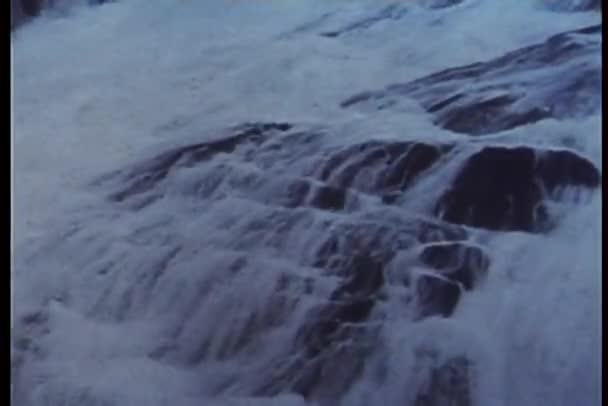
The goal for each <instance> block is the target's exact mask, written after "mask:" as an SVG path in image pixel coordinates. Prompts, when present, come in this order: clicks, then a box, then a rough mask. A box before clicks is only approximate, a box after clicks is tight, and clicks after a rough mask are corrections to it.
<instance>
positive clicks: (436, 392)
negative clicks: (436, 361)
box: [415, 357, 473, 406]
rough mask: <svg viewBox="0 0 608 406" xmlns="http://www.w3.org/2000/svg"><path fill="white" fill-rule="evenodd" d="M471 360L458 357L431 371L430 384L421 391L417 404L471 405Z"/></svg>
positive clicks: (434, 405) (423, 405) (435, 405)
mask: <svg viewBox="0 0 608 406" xmlns="http://www.w3.org/2000/svg"><path fill="white" fill-rule="evenodd" d="M470 374H471V362H470V361H469V360H468V359H466V358H465V357H456V358H452V359H450V360H448V361H447V362H445V363H444V364H443V365H441V366H439V367H437V368H434V369H433V370H432V371H431V374H430V378H429V382H428V385H427V386H426V387H425V388H424V389H423V390H422V391H421V392H419V394H418V396H417V397H416V401H415V406H471V405H472V404H473V403H472V388H471V377H470Z"/></svg>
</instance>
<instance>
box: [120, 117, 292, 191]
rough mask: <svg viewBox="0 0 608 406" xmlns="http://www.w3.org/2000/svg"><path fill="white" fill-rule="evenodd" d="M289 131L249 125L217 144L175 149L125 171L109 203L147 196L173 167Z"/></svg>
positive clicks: (274, 126)
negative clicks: (122, 179) (123, 184)
mask: <svg viewBox="0 0 608 406" xmlns="http://www.w3.org/2000/svg"><path fill="white" fill-rule="evenodd" d="M290 128H291V125H290V124H286V123H253V124H245V125H242V126H239V127H236V128H234V129H233V131H235V132H236V134H234V135H232V136H229V137H226V138H222V139H220V140H217V141H211V142H204V143H199V144H193V145H188V146H185V147H179V148H175V149H173V150H171V151H168V152H165V153H163V154H160V155H158V156H156V157H154V158H152V159H150V160H147V161H145V162H143V163H141V164H139V165H137V166H136V167H135V168H133V169H132V170H130V171H128V172H127V173H126V174H125V175H124V177H125V178H126V181H125V183H126V186H124V187H123V188H122V189H121V190H120V191H118V192H116V193H114V194H113V195H112V196H111V199H112V200H114V201H123V200H125V199H127V198H129V197H131V196H134V195H137V194H140V193H144V192H147V191H149V190H151V189H152V188H154V187H155V186H156V185H157V184H158V183H159V182H161V181H162V180H163V179H165V178H166V177H167V176H168V175H169V173H170V172H171V171H172V170H174V169H175V167H177V166H183V167H187V166H193V165H196V164H198V163H200V162H204V161H207V160H210V159H212V158H213V157H214V156H215V155H217V154H220V153H226V154H227V153H231V152H233V151H234V150H235V149H236V148H237V147H238V146H240V145H242V144H245V143H250V144H254V145H259V144H261V143H262V142H264V141H265V140H266V139H268V138H269V137H270V136H271V135H272V131H280V132H284V131H287V130H289V129H290Z"/></svg>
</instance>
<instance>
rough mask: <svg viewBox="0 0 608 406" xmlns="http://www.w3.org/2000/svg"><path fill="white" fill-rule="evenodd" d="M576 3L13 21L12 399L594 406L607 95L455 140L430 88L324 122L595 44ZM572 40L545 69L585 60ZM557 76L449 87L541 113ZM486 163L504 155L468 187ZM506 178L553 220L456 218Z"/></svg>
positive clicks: (321, 6) (113, 12) (212, 9)
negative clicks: (426, 83)
mask: <svg viewBox="0 0 608 406" xmlns="http://www.w3.org/2000/svg"><path fill="white" fill-rule="evenodd" d="M515 3H516V4H515ZM549 3H551V4H549ZM557 3H559V4H557ZM583 3H584V2H579V3H576V2H573V1H568V2H566V1H564V2H559V1H558V2H543V1H532V0H527V1H518V2H506V1H502V0H483V1H482V0H464V1H462V2H458V1H443V2H441V1H411V2H405V1H404V2H388V1H363V0H360V1H348V2H346V1H336V2H329V1H316V0H306V1H304V0H301V1H296V0H291V1H268V2H252V1H238V0H237V1H228V0H226V1H213V2H212V1H202V0H201V1H175V0H171V1H170V0H158V1H156V2H155V4H154V5H152V4H151V2H150V1H143V0H131V1H128V0H125V1H121V2H112V3H108V4H103V5H101V6H98V7H94V8H87V7H75V8H73V9H71V11H70V12H69V13H67V14H65V15H61V16H57V15H55V14H53V13H50V14H49V15H43V16H42V17H40V18H39V19H37V20H35V21H33V22H31V23H28V24H27V25H24V26H23V27H21V28H19V29H18V30H17V31H15V32H14V33H13V38H12V55H13V85H14V87H13V100H14V103H13V120H14V123H13V145H14V147H13V158H14V164H13V169H14V176H13V180H14V184H13V192H14V193H13V196H14V197H13V202H14V205H15V207H14V216H13V224H14V239H13V253H14V260H13V262H14V266H13V271H12V275H13V312H12V314H13V337H14V338H13V346H12V359H13V361H12V362H13V369H12V371H13V394H14V400H15V404H18V405H24V406H26V405H49V406H51V405H52V406H56V405H104V406H105V405H143V404H145V405H150V406H153V405H169V404H172V405H195V404H196V405H200V404H217V405H241V404H242V405H257V404H260V405H301V404H311V405H314V404H317V405H334V404H342V405H345V406H346V405H347V406H350V405H353V406H359V405H361V406H364V405H381V404H386V405H415V406H471V405H476V406H502V405H504V406H511V405H513V406H515V405H517V406H520V405H521V406H536V405H539V404H544V403H546V404H553V405H564V406H566V405H574V404H578V405H596V404H599V399H600V391H601V372H600V358H601V340H600V334H601V333H600V320H601V288H600V286H601V269H600V263H601V238H602V236H601V183H600V184H599V185H598V181H597V179H596V178H594V176H596V177H597V174H596V172H597V171H596V170H595V169H593V168H594V167H595V168H601V159H602V157H601V136H600V134H601V117H600V113H599V111H600V109H599V104H600V103H601V100H600V97H599V92H600V88H599V87H597V89H596V90H597V93H596V92H595V91H594V88H593V87H592V88H591V90H586V91H588V92H589V94H588V97H587V98H586V100H588V101H589V103H588V104H591V107H590V106H589V105H584V106H580V105H578V104H577V105H576V106H570V109H571V110H572V114H568V115H567V117H566V116H564V117H561V116H560V117H555V116H554V117H553V118H551V117H549V118H545V119H541V120H539V121H536V122H534V121H529V122H526V123H523V124H517V125H513V126H512V127H513V128H509V129H507V130H505V131H497V132H495V133H493V134H484V135H483V136H476V137H472V136H470V135H467V134H466V133H462V132H451V131H449V130H447V129H444V128H441V127H440V125H441V121H437V120H434V117H433V115H432V114H430V113H433V109H432V108H430V109H429V108H428V107H427V106H425V101H424V100H427V99H425V97H426V98H429V99H431V100H433V98H434V97H435V93H432V92H430V94H423V96H420V97H422V99H423V102H421V104H418V102H417V99H416V97H418V96H417V95H418V94H420V92H423V93H424V91H425V88H423V89H422V90H417V91H418V92H419V93H414V95H413V96H412V97H410V96H408V95H401V94H399V95H397V96H395V95H394V94H389V93H386V94H387V95H388V96H386V95H385V94H384V93H382V94H381V93H376V95H379V96H377V97H376V99H374V102H373V103H371V105H370V103H367V104H365V105H363V106H362V107H358V108H343V107H341V106H340V104H341V103H342V102H343V101H344V100H347V99H348V98H350V97H352V96H353V95H354V94H358V93H359V92H367V91H370V90H373V91H377V90H378V89H385V88H386V86H387V85H392V84H394V83H405V82H408V81H412V80H415V79H418V78H420V77H423V76H426V75H430V74H433V73H435V72H437V71H441V70H443V69H447V68H453V67H458V66H461V65H468V64H472V63H475V62H480V61H488V60H492V59H493V58H498V57H501V56H502V55H503V54H505V53H507V52H510V51H514V50H516V49H520V48H523V47H527V46H530V45H533V44H539V43H543V41H545V40H546V39H547V38H548V37H550V36H552V35H555V34H558V33H562V32H566V31H569V30H575V29H580V28H584V27H588V26H592V25H596V24H600V23H601V17H600V15H599V13H597V12H596V11H576V12H573V10H574V9H575V8H576V7H574V6H576V5H577V4H578V5H579V6H580V8H583V9H584V8H585V5H586V4H587V3H584V4H583ZM588 3H590V2H588ZM441 4H443V5H444V6H446V7H434V6H439V5H441ZM560 5H561V6H560ZM585 35H587V34H584V35H583V34H575V35H573V37H572V38H574V40H573V41H575V42H576V44H582V45H580V46H581V47H582V48H581V49H583V51H585V50H588V49H591V50H592V51H590V52H591V53H590V55H591V56H589V52H588V53H587V54H585V53H583V54H581V55H582V56H581V55H578V54H574V56H572V57H571V58H572V59H571V60H568V62H567V63H568V64H569V65H564V66H567V67H570V68H574V69H579V68H580V69H583V68H584V69H587V68H589V67H591V68H592V69H595V68H598V67H599V66H600V65H601V61H600V58H599V46H598V51H597V58H596V57H595V56H594V55H595V54H594V53H593V52H596V51H594V50H595V48H593V46H591V45H588V43H592V42H593V41H597V39H590V40H588V39H587V37H586V36H585ZM590 38H591V37H590ZM593 38H596V37H593ZM577 46H578V45H577ZM567 49H570V48H567ZM539 52H541V51H539ZM585 52H586V51H585ZM542 55H543V54H541V56H542ZM568 55H569V54H568ZM562 56H563V55H562V54H560V55H559V57H560V58H561V57H562ZM569 58H570V56H569ZM539 60H541V61H542V60H543V59H542V58H540V59H539ZM560 61H561V60H560ZM564 63H565V62H564ZM555 66H557V68H555ZM559 66H560V65H559V63H558V62H555V63H552V64H547V66H546V67H544V66H541V67H540V68H539V67H538V66H535V67H534V70H533V71H532V69H529V70H523V71H522V70H520V71H517V70H516V69H515V70H513V71H510V70H509V69H507V68H505V69H504V70H503V71H501V72H500V74H499V75H498V79H496V78H491V79H483V80H486V81H487V82H482V79H481V78H480V77H479V78H473V79H472V82H471V83H468V82H465V83H464V84H463V85H462V87H461V89H465V91H470V92H471V93H473V90H474V91H475V92H479V94H480V96H479V97H480V98H481V99H483V100H485V99H484V97H502V96H503V93H500V92H503V91H505V89H508V91H509V92H512V93H513V94H516V95H517V94H520V93H522V92H524V91H523V90H521V89H527V90H526V91H528V93H527V95H528V96H527V98H526V99H525V102H526V103H528V104H530V103H532V104H534V103H535V101H537V100H542V99H543V98H544V97H546V96H545V95H547V94H554V93H552V91H553V90H552V88H551V83H557V82H559V80H560V79H561V80H562V82H563V83H566V80H569V76H566V75H564V73H563V72H565V70H563V71H560V68H559ZM492 69H494V67H492ZM526 69H527V68H526ZM552 69H554V70H552ZM543 75H544V76H543ZM552 75H553V76H552ZM484 78H485V77H484ZM547 78H549V79H547ZM572 80H576V78H574V79H572ZM475 81H479V83H481V85H479V86H477V84H476V83H477V82H475ZM438 83H439V84H438V85H437V86H438V88H439V89H440V91H439V93H440V95H441V96H443V92H446V91H447V90H446V89H447V87H441V86H444V85H443V84H441V83H440V82H438ZM450 83H451V82H450ZM488 83H489V85H488V86H489V87H492V86H494V87H492V89H494V90H492V91H496V92H499V93H498V94H499V96H495V95H494V93H492V94H491V95H490V96H487V95H486V94H485V93H483V92H485V91H486V88H484V86H485V84H488ZM505 83H507V85H506V87H504V86H505ZM435 85H436V83H433V86H435ZM535 85H537V86H538V89H540V90H538V92H536V93H535V91H536V90H537V89H534V86H535ZM458 86H461V85H460V84H459V85H458ZM475 86H477V87H475ZM500 86H503V87H504V88H500V89H499V90H496V89H497V88H498V87H500ZM467 89H468V90H467ZM530 89H532V90H530ZM450 91H452V90H450ZM385 96H386V97H385ZM386 98H389V99H390V98H393V99H395V98H396V99H398V101H397V102H394V103H393V102H391V103H385V104H383V103H384V100H385V99H386ZM391 100H392V99H391ZM492 100H498V99H492ZM522 100H523V99H522ZM465 101H466V97H465ZM514 105H515V106H516V107H517V106H519V108H526V105H525V103H520V105H517V104H514ZM521 105H523V107H521ZM566 105H567V103H566ZM463 106H464V107H463ZM423 107H424V108H423ZM457 107H458V108H466V105H457ZM450 108H452V107H450ZM453 108H456V107H453ZM425 109H427V111H428V112H427V111H425ZM579 110H580V111H579ZM579 112H580V114H578V113H579ZM449 113H450V111H448V113H446V114H448V115H449ZM575 113H577V114H575ZM583 113H584V114H583ZM492 114H494V115H498V113H497V112H496V111H494V110H492ZM509 114H511V113H509ZM555 114H557V113H555ZM476 117H477V116H476ZM507 118H508V117H507ZM484 119H485V118H484ZM246 123H252V124H246ZM264 123H265V124H264ZM438 123H439V124H438ZM507 123H510V122H508V121H507ZM488 151H489V152H488ZM505 151H506V152H505ZM513 151H515V152H513ZM563 151H566V152H565V153H564V152H563ZM528 153H530V154H532V156H533V157H534V158H533V162H534V165H535V166H534V168H542V167H543V165H545V166H544V167H550V168H554V171H553V172H551V173H549V174H547V173H544V174H543V173H541V172H542V171H541V170H540V169H538V171H541V172H534V171H536V170H537V169H530V171H528V172H526V171H525V170H524V171H520V168H522V167H525V166H526V161H525V157H526V156H528ZM484 154H487V156H490V160H492V159H495V158H492V157H502V156H508V157H511V156H515V157H514V158H504V159H507V161H508V165H512V167H511V168H510V169H508V170H505V171H502V172H501V171H499V170H497V171H494V169H492V166H491V165H490V166H489V167H485V169H484V167H483V166H482V167H481V168H482V169H483V170H482V171H479V166H477V168H478V169H477V172H475V170H472V169H469V172H467V168H469V167H470V165H472V164H471V162H476V161H475V160H476V159H478V161H477V162H479V160H481V161H483V159H486V158H484V156H486V155H484ZM492 154H494V155H492ZM504 154H506V155H504ZM496 159H498V158H496ZM501 159H503V158H501ZM553 159H555V160H558V159H561V161H556V162H561V163H562V164H561V167H559V168H558V167H555V166H551V162H553V161H552V160H553ZM483 162H486V161H483ZM479 165H481V164H479ZM486 165H487V164H486ZM497 165H498V164H497ZM505 165H507V164H506V163H505ZM568 165H573V166H568ZM577 165H578V166H577ZM575 167H576V168H579V171H578V172H576V171H575V170H574V169H563V168H575ZM569 170H571V171H572V173H570V172H568V171H569ZM471 171H473V173H472V174H471V173H470V172H471ZM484 171H486V172H487V177H484V176H485V174H484V173H483V172H484ZM581 171H582V172H581ZM594 171H596V172H594ZM479 172H482V173H479ZM574 172H576V173H574ZM463 173H464V174H467V173H469V175H468V176H472V177H473V179H476V180H475V182H478V183H477V185H478V188H477V189H474V190H473V192H471V188H470V186H467V185H469V184H470V182H469V183H467V180H466V179H464V180H463V176H464V175H463ZM581 173H582V174H581ZM408 174H409V175H408ZM558 174H559V175H558ZM599 175H600V176H601V173H599ZM528 176H533V177H534V179H529V178H528ZM553 178H556V180H555V179H554V181H555V182H556V185H557V187H555V188H553V189H554V190H553V189H551V188H549V189H551V190H545V189H544V187H545V186H546V185H549V184H550V183H551V182H552V181H551V180H549V179H553ZM488 179H489V181H488V182H489V183H483V182H485V181H486V180H488ZM511 180H518V181H521V183H520V185H519V186H521V188H520V187H518V185H511V186H506V187H510V188H511V189H508V190H509V191H510V192H512V193H514V195H513V196H512V197H511V198H512V199H517V197H516V195H515V193H519V192H521V190H525V191H526V192H525V193H527V194H525V196H526V198H525V199H524V200H526V199H528V200H530V201H531V202H532V203H533V205H536V206H539V205H541V206H542V210H543V213H544V214H543V215H546V216H547V218H548V219H550V221H549V222H548V224H549V225H547V226H546V227H543V228H538V227H537V226H538V224H536V222H537V221H538V222H540V220H539V219H540V217H535V216H536V214H537V213H540V212H539V211H537V209H536V208H535V209H534V211H533V212H531V213H533V214H534V216H533V217H531V218H532V220H530V221H533V222H534V223H530V224H527V223H526V222H525V221H524V220H521V218H523V217H525V216H523V217H521V216H520V217H521V218H520V217H517V215H513V216H514V217H512V218H513V219H515V218H520V220H518V221H519V223H517V222H516V221H515V220H513V223H512V224H507V223H505V224H502V223H501V224H500V225H497V224H498V223H496V224H494V223H492V224H490V223H488V220H487V219H485V220H484V219H482V218H481V217H479V218H477V219H471V218H468V217H466V216H465V217H462V216H460V217H458V215H455V214H449V213H450V212H449V210H448V209H449V205H450V204H452V205H457V203H454V202H458V201H459V200H458V199H465V201H468V200H467V199H469V197H470V196H469V195H470V194H473V195H474V196H473V197H470V199H472V200H471V201H481V202H485V203H482V204H481V206H478V208H479V210H486V209H488V208H487V207H483V204H485V205H486V206H487V205H492V204H498V203H497V202H499V199H493V198H492V197H490V198H488V199H485V198H483V197H481V196H483V192H484V191H483V190H478V189H486V190H487V191H488V193H490V192H491V193H490V194H492V193H501V190H502V189H500V188H501V186H500V185H499V186H496V184H498V183H501V184H502V183H505V184H506V183H507V181H511ZM499 181H500V182H499ZM537 182H545V184H546V185H545V186H541V187H540V189H539V188H538V187H537ZM600 182H601V181H600ZM397 183H399V185H397ZM396 185H397V186H399V187H396ZM459 185H460V186H459ZM463 185H464V186H463ZM581 185H586V186H592V187H591V188H588V187H586V188H581V187H579V186H581ZM598 186H599V187H598ZM459 187H461V188H463V189H462V190H468V191H469V192H468V193H469V195H466V194H465V196H464V197H462V193H461V192H458V191H456V192H454V191H453V190H452V189H457V188H459ZM547 187H548V186H547ZM467 188H468V189H467ZM537 189H538V190H541V191H542V199H540V200H539V201H538V202H536V201H534V199H535V197H534V196H536V195H535V193H536V191H537ZM450 190H452V195H449V193H450ZM458 193H461V194H460V195H459V194H458ZM522 193H523V192H522ZM539 193H540V192H539ZM448 195H449V196H451V197H450V199H452V200H450V199H448V198H446V196H448ZM458 196H461V197H460V198H459V197H458ZM484 199H485V200H484ZM530 201H528V203H530ZM438 202H443V203H444V206H445V207H448V209H445V207H444V206H441V205H439V204H438ZM446 202H447V203H446ZM450 202H451V203H450ZM522 204H523V206H521V207H523V208H522V209H521V210H523V211H526V210H527V209H526V207H527V206H526V204H525V202H524V203H522ZM446 205H447V206H446ZM446 210H447V211H446ZM497 210H499V209H497ZM490 212H492V210H490ZM507 212H508V210H507ZM507 212H505V213H507ZM508 213H511V212H508ZM509 215H512V214H509ZM505 216H506V214H505ZM505 218H507V217H505ZM509 218H511V217H509ZM525 218H527V217H525ZM446 219H447V220H449V221H451V222H452V223H448V222H446V221H444V220H446ZM484 221H485V223H484ZM505 221H506V222H508V221H507V220H505ZM526 221H527V220H526ZM453 223H460V224H453ZM471 225H473V226H474V227H469V226H471ZM442 247H443V248H442ZM442 249H445V251H442ZM441 252H446V253H447V254H445V255H447V257H448V259H449V261H448V262H450V261H455V262H454V264H452V265H450V266H451V267H455V269H456V268H458V269H464V271H463V272H465V274H466V275H465V276H462V275H461V276H456V274H451V273H449V272H448V273H442V272H441V269H440V268H442V266H441V265H439V263H438V262H437V261H439V262H441V260H440V257H441V255H440V253H441ZM425 253H426V254H425ZM429 253H430V256H429V255H427V254H429ZM425 255H427V257H430V260H429V261H430V262H429V261H426V262H425V260H424V258H425ZM443 267H445V266H443ZM446 275H447V276H446ZM469 277H470V278H472V279H471V280H470V281H469V279H467V278H469ZM454 278H456V279H454ZM463 278H464V279H463Z"/></svg>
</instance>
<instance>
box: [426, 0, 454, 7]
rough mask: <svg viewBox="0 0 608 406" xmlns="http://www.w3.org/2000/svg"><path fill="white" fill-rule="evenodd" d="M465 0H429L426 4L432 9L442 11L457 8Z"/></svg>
mask: <svg viewBox="0 0 608 406" xmlns="http://www.w3.org/2000/svg"><path fill="white" fill-rule="evenodd" d="M462 2H463V0H427V1H426V2H425V3H424V4H425V5H426V6H427V7H428V8H430V9H442V8H448V7H452V6H456V5H458V4H460V3H462Z"/></svg>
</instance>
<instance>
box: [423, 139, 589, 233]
mask: <svg viewBox="0 0 608 406" xmlns="http://www.w3.org/2000/svg"><path fill="white" fill-rule="evenodd" d="M599 185H600V174H599V171H598V169H597V168H596V167H595V166H594V165H593V164H592V163H591V162H589V161H588V160H586V159H585V158H583V157H581V156H579V155H577V154H575V153H573V152H570V151H552V150H546V151H542V150H536V149H533V148H530V147H516V148H507V147H485V148H483V149H482V150H481V151H479V152H478V153H476V154H474V155H472V156H471V157H470V158H469V160H468V161H467V163H466V164H465V165H464V168H463V169H462V170H461V171H460V172H459V174H458V175H457V176H456V179H455V180H454V182H453V184H452V185H450V186H449V187H448V189H447V191H446V192H445V194H444V195H443V196H442V197H441V198H440V200H439V202H438V204H437V207H436V209H435V213H436V214H437V216H439V217H440V218H442V219H444V220H446V221H449V222H453V223H458V224H466V225H469V226H473V227H481V228H486V229H490V230H517V231H540V230H542V229H543V227H545V226H547V224H546V222H547V211H546V208H545V205H544V203H543V200H544V199H545V198H546V197H549V196H550V194H551V193H552V192H554V191H556V189H558V188H563V187H568V186H575V187H584V188H596V187H598V186H599Z"/></svg>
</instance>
